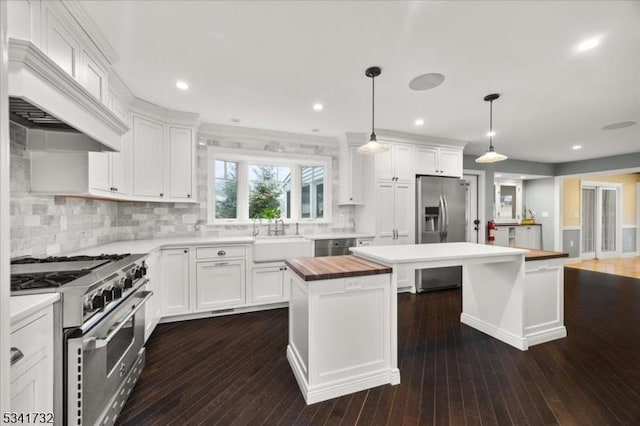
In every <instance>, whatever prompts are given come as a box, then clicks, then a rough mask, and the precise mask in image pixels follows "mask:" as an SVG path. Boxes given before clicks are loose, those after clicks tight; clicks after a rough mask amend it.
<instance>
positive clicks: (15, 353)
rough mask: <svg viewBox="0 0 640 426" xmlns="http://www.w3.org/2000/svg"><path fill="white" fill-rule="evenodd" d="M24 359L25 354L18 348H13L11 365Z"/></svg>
mask: <svg viewBox="0 0 640 426" xmlns="http://www.w3.org/2000/svg"><path fill="white" fill-rule="evenodd" d="M22 358H24V354H23V353H22V351H21V350H20V349H18V348H11V365H13V364H15V363H16V362H18V361H20V360H21V359H22Z"/></svg>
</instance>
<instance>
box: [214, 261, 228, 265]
mask: <svg viewBox="0 0 640 426" xmlns="http://www.w3.org/2000/svg"><path fill="white" fill-rule="evenodd" d="M228 264H229V262H218V263H216V264H215V265H216V266H225V265H228Z"/></svg>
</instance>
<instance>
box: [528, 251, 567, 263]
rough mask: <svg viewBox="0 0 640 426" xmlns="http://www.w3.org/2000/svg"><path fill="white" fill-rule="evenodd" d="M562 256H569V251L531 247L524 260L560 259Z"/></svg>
mask: <svg viewBox="0 0 640 426" xmlns="http://www.w3.org/2000/svg"><path fill="white" fill-rule="evenodd" d="M561 257H569V253H561V252H559V251H546V250H534V249H529V253H527V254H525V255H524V260H525V261H530V260H546V259H559V258H561Z"/></svg>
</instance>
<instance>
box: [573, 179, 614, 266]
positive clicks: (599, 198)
mask: <svg viewBox="0 0 640 426" xmlns="http://www.w3.org/2000/svg"><path fill="white" fill-rule="evenodd" d="M581 199H582V201H581V204H582V206H581V210H582V214H581V217H582V223H581V244H580V257H581V258H582V259H593V258H596V259H605V258H608V257H616V256H619V255H620V244H621V242H620V233H621V224H620V187H618V186H609V185H600V184H597V185H595V184H594V185H592V184H583V185H582V197H581Z"/></svg>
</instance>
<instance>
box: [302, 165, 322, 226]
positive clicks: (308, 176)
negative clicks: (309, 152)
mask: <svg viewBox="0 0 640 426" xmlns="http://www.w3.org/2000/svg"><path fill="white" fill-rule="evenodd" d="M323 192H324V167H313V166H310V167H302V206H301V208H300V213H301V217H303V218H313V219H318V218H322V217H323V216H324V204H323V201H322V198H323V195H324V194H323Z"/></svg>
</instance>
